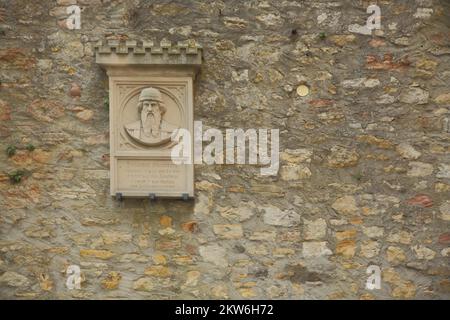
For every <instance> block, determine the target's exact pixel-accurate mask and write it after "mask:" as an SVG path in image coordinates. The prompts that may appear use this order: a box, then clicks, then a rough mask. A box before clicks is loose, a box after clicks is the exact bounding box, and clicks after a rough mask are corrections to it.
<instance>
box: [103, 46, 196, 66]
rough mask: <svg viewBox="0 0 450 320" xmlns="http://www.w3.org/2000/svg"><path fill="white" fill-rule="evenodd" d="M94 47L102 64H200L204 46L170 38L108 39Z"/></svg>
mask: <svg viewBox="0 0 450 320" xmlns="http://www.w3.org/2000/svg"><path fill="white" fill-rule="evenodd" d="M94 48H95V53H96V60H97V63H100V64H119V63H120V64H132V65H133V64H146V65H148V64H151V65H171V64H182V65H195V66H199V65H200V64H201V63H202V53H203V48H202V46H201V45H200V44H198V43H197V42H196V41H191V40H187V41H178V42H177V43H176V44H175V43H172V42H171V41H168V40H162V41H160V42H154V41H145V40H144V41H135V40H122V41H121V40H107V41H99V42H98V43H97V44H96V45H95V47H94Z"/></svg>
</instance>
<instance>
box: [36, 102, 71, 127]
mask: <svg viewBox="0 0 450 320" xmlns="http://www.w3.org/2000/svg"><path fill="white" fill-rule="evenodd" d="M28 112H29V113H30V114H31V115H32V116H33V117H34V118H35V119H36V120H39V121H45V122H53V121H54V120H55V119H58V118H61V117H62V116H64V106H63V105H62V104H61V103H59V102H57V101H53V100H35V101H33V102H32V103H31V104H30V106H29V107H28Z"/></svg>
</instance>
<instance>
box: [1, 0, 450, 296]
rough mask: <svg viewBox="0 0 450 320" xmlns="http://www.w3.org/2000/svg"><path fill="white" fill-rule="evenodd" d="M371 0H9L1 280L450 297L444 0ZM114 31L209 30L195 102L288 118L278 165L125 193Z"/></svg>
mask: <svg viewBox="0 0 450 320" xmlns="http://www.w3.org/2000/svg"><path fill="white" fill-rule="evenodd" d="M375 3H376V1H375ZM377 3H378V5H379V6H380V7H381V10H382V20H381V27H382V29H381V30H376V31H373V35H368V34H364V32H363V31H361V30H360V29H359V28H358V27H357V26H355V25H363V24H365V22H366V20H367V18H368V16H369V14H367V13H366V8H367V6H368V5H369V4H370V2H368V1H364V0H353V1H350V0H347V1H337V0H336V1H330V0H320V1H319V0H305V1H294V0H291V1H275V0H273V1H269V0H266V1H258V0H251V1H237V0H236V1H218V0H214V1H181V0H177V1H161V0H159V1H147V0H56V1H51V0H43V1H32V0H14V1H12V0H11V1H6V0H0V7H3V8H4V9H5V10H1V11H0V15H1V18H0V81H1V86H0V137H1V141H2V143H1V150H0V151H1V152H0V213H1V215H0V297H1V298H14V299H21V298H26V299H47V298H57V299H71V298H111V297H114V298H124V299H125V298H136V299H141V298H146V299H147V298H148V299H174V298H219V299H228V298H235V299H240V298H264V299H265V298H273V299H280V298H281V299H311V298H314V299H316V298H322V299H344V298H347V299H386V298H387V299H392V298H413V299H414V298H425V299H438V298H447V299H448V298H450V294H449V292H450V280H449V274H450V268H449V257H448V256H449V252H450V249H449V243H450V233H449V220H450V196H449V195H450V157H449V154H450V144H449V142H450V141H449V137H450V133H449V131H450V128H449V121H448V119H449V118H450V69H449V66H450V2H449V1H447V0H415V1H413V0H383V1H378V2H377ZM71 4H77V5H79V6H80V7H81V10H82V11H81V29H80V30H68V29H67V27H66V24H65V20H64V19H65V17H66V14H65V8H66V6H68V5H71ZM104 39H133V40H144V39H153V40H158V41H159V40H162V39H166V40H171V41H178V40H186V39H195V40H196V41H198V42H199V43H201V44H202V45H203V47H204V62H203V66H202V69H201V72H200V74H199V76H198V77H197V79H196V82H195V119H196V120H201V121H203V124H204V126H206V127H214V128H218V129H221V130H225V129H226V128H240V127H241V128H278V129H280V152H281V155H280V156H281V168H280V171H279V174H278V176H273V177H263V176H261V175H260V174H259V168H258V167H256V166H250V165H215V166H207V165H198V166H196V167H195V187H196V200H195V202H183V201H181V200H165V201H163V200H159V201H156V202H154V203H150V202H149V201H148V200H145V199H144V200H129V199H126V200H125V201H124V202H122V203H119V202H116V201H115V200H114V199H113V198H111V197H110V196H109V193H108V192H109V169H108V166H109V155H108V152H109V141H108V132H109V127H108V101H107V96H108V87H107V85H108V84H107V77H106V75H105V72H104V71H103V70H102V69H101V68H99V66H98V65H96V64H95V58H94V53H93V52H94V45H95V43H96V42H97V41H99V40H104ZM300 84H306V85H307V86H308V87H309V88H310V94H309V95H307V96H305V97H300V96H299V95H297V93H296V88H297V86H298V85H300ZM69 265H78V266H79V267H80V269H81V273H82V284H81V289H80V290H69V289H68V288H67V287H66V279H67V275H66V268H67V266H69ZM369 265H377V266H379V267H380V268H381V270H382V281H381V289H380V290H372V291H369V290H367V289H366V288H365V283H366V279H367V277H368V275H367V274H366V270H367V267H368V266H369Z"/></svg>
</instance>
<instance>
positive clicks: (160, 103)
mask: <svg viewBox="0 0 450 320" xmlns="http://www.w3.org/2000/svg"><path fill="white" fill-rule="evenodd" d="M144 101H148V100H144ZM150 101H152V100H150ZM157 102H158V106H159V111H160V112H161V115H163V114H164V113H166V111H167V108H166V107H165V106H164V104H163V103H162V102H159V101H157ZM143 107H144V103H143V102H138V112H139V113H141V112H142V108H143Z"/></svg>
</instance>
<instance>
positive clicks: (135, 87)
mask: <svg viewBox="0 0 450 320" xmlns="http://www.w3.org/2000/svg"><path fill="white" fill-rule="evenodd" d="M201 58H202V50H201V47H200V46H198V45H197V44H195V43H194V44H192V43H178V44H177V45H174V46H173V45H172V44H170V43H167V42H165V41H163V42H161V43H160V44H159V45H154V43H153V42H147V41H144V42H140V43H138V42H136V41H126V42H119V41H108V42H107V43H103V42H101V43H99V44H98V45H97V46H96V61H97V63H99V64H100V65H101V66H102V67H104V68H105V69H106V71H107V74H108V77H109V103H110V105H109V108H110V109H109V110H110V113H109V115H110V159H111V174H110V182H111V185H110V187H111V195H113V196H121V197H122V196H124V197H127V196H128V197H148V196H152V197H181V198H186V197H193V196H194V178H193V176H194V171H193V170H194V169H193V166H192V165H189V164H175V163H174V162H173V161H172V158H171V149H172V147H173V146H174V145H175V143H176V142H173V141H172V139H171V136H172V135H175V134H176V133H177V130H179V129H181V128H182V129H187V130H189V131H190V132H191V133H192V132H193V80H194V78H195V75H196V74H197V72H198V69H199V67H200V64H201Z"/></svg>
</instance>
